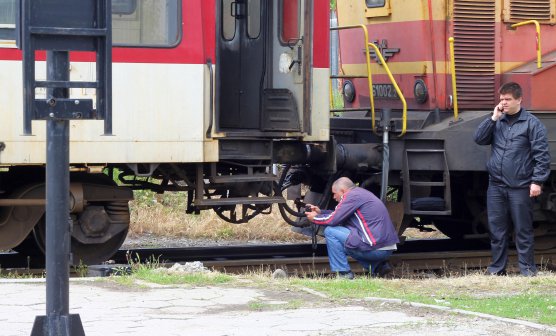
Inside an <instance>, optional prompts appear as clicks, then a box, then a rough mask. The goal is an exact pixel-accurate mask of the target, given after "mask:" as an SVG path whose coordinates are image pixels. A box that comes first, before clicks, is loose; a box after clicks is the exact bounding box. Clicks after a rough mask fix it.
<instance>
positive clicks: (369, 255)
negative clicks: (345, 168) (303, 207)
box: [305, 177, 399, 279]
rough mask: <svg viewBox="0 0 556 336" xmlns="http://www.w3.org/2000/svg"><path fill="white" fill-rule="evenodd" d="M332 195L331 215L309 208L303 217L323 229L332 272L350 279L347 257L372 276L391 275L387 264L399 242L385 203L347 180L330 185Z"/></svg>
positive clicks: (316, 208) (328, 212)
mask: <svg viewBox="0 0 556 336" xmlns="http://www.w3.org/2000/svg"><path fill="white" fill-rule="evenodd" d="M332 193H333V194H334V199H335V200H336V201H337V202H338V205H337V206H336V209H335V210H334V211H332V210H320V209H319V208H318V207H316V206H314V205H309V206H310V207H311V211H310V212H306V213H305V214H306V215H307V218H308V219H309V221H311V222H313V223H315V224H317V225H326V228H325V230H324V236H325V237H326V248H327V250H328V258H329V260H330V269H331V270H332V272H336V273H338V275H339V276H340V277H343V278H347V279H353V277H354V276H353V273H352V272H351V269H350V267H349V263H348V259H347V257H348V255H349V256H351V257H353V258H354V259H355V260H357V261H358V262H359V263H360V264H361V266H363V269H365V270H367V271H369V272H370V273H371V275H375V276H383V275H385V274H386V273H388V272H390V271H391V270H392V266H391V265H390V264H389V263H388V262H387V260H388V258H389V257H390V256H391V255H392V253H393V252H394V250H396V244H397V243H399V240H398V235H397V234H396V231H395V230H394V225H393V224H392V220H391V219H390V215H389V214H388V210H386V207H385V206H384V203H382V201H381V200H380V199H378V198H377V197H376V196H375V195H373V193H371V192H370V191H368V190H365V189H363V188H359V187H357V186H356V185H355V184H353V182H352V181H351V180H350V179H349V178H347V177H341V178H339V179H338V180H336V181H335V182H334V184H332Z"/></svg>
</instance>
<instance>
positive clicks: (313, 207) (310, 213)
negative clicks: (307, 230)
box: [305, 204, 320, 222]
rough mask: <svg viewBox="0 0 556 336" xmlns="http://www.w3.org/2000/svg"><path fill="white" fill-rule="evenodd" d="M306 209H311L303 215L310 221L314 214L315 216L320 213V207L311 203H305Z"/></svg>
mask: <svg viewBox="0 0 556 336" xmlns="http://www.w3.org/2000/svg"><path fill="white" fill-rule="evenodd" d="M305 207H306V209H311V211H306V212H305V215H306V216H307V219H308V220H309V221H310V222H312V221H313V218H315V216H317V215H318V214H320V209H319V207H318V206H316V205H312V204H307V205H305Z"/></svg>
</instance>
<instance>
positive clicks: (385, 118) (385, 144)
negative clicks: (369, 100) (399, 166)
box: [380, 109, 390, 203]
mask: <svg viewBox="0 0 556 336" xmlns="http://www.w3.org/2000/svg"><path fill="white" fill-rule="evenodd" d="M382 124H383V125H382V127H383V133H382V181H381V184H380V199H381V200H382V202H384V203H386V197H387V193H388V174H389V173H390V139H389V132H390V109H383V110H382Z"/></svg>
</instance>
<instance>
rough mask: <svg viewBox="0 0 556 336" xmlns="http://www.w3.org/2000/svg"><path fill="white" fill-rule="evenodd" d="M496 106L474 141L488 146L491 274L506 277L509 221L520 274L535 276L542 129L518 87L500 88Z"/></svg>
mask: <svg viewBox="0 0 556 336" xmlns="http://www.w3.org/2000/svg"><path fill="white" fill-rule="evenodd" d="M499 93H500V104H498V105H497V106H496V107H495V108H494V112H493V113H492V115H491V116H490V117H488V118H487V119H486V120H484V121H483V122H482V123H481V124H480V125H479V127H478V128H477V131H476V132H475V136H474V139H475V142H476V143H477V144H479V145H491V155H490V159H489V161H488V163H487V170H488V173H489V185H488V192H487V209H488V226H489V231H490V241H491V249H492V264H491V265H490V266H489V267H488V272H489V274H492V275H504V274H506V265H507V263H508V251H507V249H508V241H509V234H510V232H509V228H510V221H513V225H514V228H515V237H516V239H515V240H516V246H517V253H518V257H519V270H520V272H521V274H522V275H525V276H534V275H536V274H537V267H536V265H535V256H534V251H533V250H534V242H533V238H534V234H533V209H532V200H531V198H532V197H537V196H539V195H540V194H541V192H542V191H541V186H542V184H543V183H544V182H545V181H546V180H547V179H548V175H549V174H550V153H549V151H548V140H547V135H546V128H545V127H544V125H543V124H542V123H541V122H540V121H539V119H538V118H537V117H535V116H534V115H532V114H531V113H529V112H527V111H526V110H525V109H524V108H522V107H521V95H522V93H521V87H520V86H519V84H517V83H513V82H512V83H506V84H504V85H502V87H500V90H499Z"/></svg>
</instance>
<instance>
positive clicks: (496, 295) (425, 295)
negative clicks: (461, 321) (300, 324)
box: [293, 274, 556, 325]
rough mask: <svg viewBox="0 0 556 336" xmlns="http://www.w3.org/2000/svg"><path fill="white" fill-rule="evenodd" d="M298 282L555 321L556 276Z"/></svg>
mask: <svg viewBox="0 0 556 336" xmlns="http://www.w3.org/2000/svg"><path fill="white" fill-rule="evenodd" d="M293 283H294V284H297V285H300V286H304V287H308V288H311V289H314V290H317V291H320V292H322V293H325V294H327V295H329V296H330V297H332V298H334V299H337V300H343V299H362V298H365V297H381V298H396V299H401V300H404V301H411V302H419V303H425V304H434V305H440V306H447V307H451V308H456V309H463V310H468V311H474V312H480V313H486V314H492V315H496V316H501V317H507V318H515V319H522V320H529V321H533V322H537V323H543V324H549V325H556V276H555V275H554V274H549V275H545V276H538V277H536V278H524V277H518V276H516V277H511V276H510V277H490V276H486V275H469V276H464V277H458V278H442V279H419V280H417V279H394V280H383V279H366V278H358V279H355V280H353V281H347V280H323V279H296V280H293Z"/></svg>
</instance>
